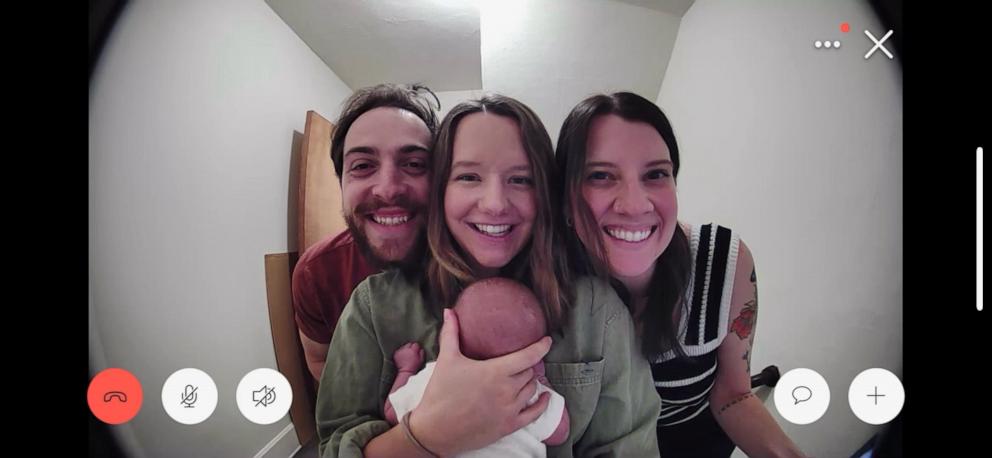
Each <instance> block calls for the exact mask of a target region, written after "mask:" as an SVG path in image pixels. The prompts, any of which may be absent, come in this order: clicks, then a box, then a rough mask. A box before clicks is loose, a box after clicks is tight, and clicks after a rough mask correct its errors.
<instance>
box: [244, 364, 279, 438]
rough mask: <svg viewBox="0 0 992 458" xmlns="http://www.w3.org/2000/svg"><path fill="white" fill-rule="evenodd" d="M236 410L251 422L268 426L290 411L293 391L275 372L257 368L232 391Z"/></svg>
mask: <svg viewBox="0 0 992 458" xmlns="http://www.w3.org/2000/svg"><path fill="white" fill-rule="evenodd" d="M235 396H236V397H237V402H238V410H240V411H241V414H242V415H244V416H245V418H247V419H248V421H251V422H252V423H257V424H260V425H270V424H272V423H275V422H277V421H279V420H280V419H281V418H282V417H284V416H286V413H287V412H289V406H290V405H291V404H292V403H293V390H292V389H291V388H290V386H289V380H286V377H284V376H283V375H282V374H280V373H279V372H278V371H275V370H272V369H268V368H260V369H255V370H253V371H251V372H249V373H248V374H247V375H245V376H244V378H242V379H241V383H238V391H237V393H236V394H235Z"/></svg>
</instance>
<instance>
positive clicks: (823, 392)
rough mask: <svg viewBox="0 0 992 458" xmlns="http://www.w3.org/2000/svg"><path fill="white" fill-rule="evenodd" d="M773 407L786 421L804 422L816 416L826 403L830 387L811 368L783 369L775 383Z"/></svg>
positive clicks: (814, 419)
mask: <svg viewBox="0 0 992 458" xmlns="http://www.w3.org/2000/svg"><path fill="white" fill-rule="evenodd" d="M774 396H775V408H776V409H778V413H779V415H782V418H785V419H786V420H788V421H789V422H790V423H795V424H797V425H808V424H810V423H813V422H815V421H817V420H819V419H820V417H822V416H823V414H824V413H826V412H827V407H829V406H830V388H829V387H828V386H827V381H826V380H824V379H823V376H821V375H820V374H818V373H817V372H816V371H814V370H812V369H804V368H802V369H793V370H791V371H789V372H786V373H785V375H783V376H782V378H781V379H779V381H778V384H776V385H775V395H774Z"/></svg>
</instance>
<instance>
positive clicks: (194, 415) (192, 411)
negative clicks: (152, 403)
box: [162, 368, 217, 425]
mask: <svg viewBox="0 0 992 458" xmlns="http://www.w3.org/2000/svg"><path fill="white" fill-rule="evenodd" d="M162 407H164V408H165V413H167V414H169V416H170V417H172V419H173V420H176V421H177V422H179V423H182V424H184V425H195V424H197V423H200V422H203V421H204V420H206V419H207V418H210V415H212V414H213V413H214V409H215V408H217V385H216V384H215V383H214V379H212V378H210V376H209V375H207V373H206V372H203V371H201V370H199V369H193V368H186V369H179V370H178V371H176V372H173V373H172V375H170V376H169V378H168V379H166V380H165V384H164V385H162Z"/></svg>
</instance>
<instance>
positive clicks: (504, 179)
mask: <svg viewBox="0 0 992 458" xmlns="http://www.w3.org/2000/svg"><path fill="white" fill-rule="evenodd" d="M432 161H433V163H432V166H431V170H432V172H431V173H432V177H431V187H430V193H431V194H430V199H431V201H430V209H429V211H428V212H429V216H428V223H427V224H428V229H427V238H428V244H429V246H430V251H431V253H430V255H431V256H430V258H429V259H428V260H426V262H425V271H424V273H423V274H422V275H420V276H418V278H416V279H411V278H409V277H407V276H404V275H402V274H400V273H399V272H395V271H387V272H384V273H382V274H379V275H374V276H371V277H369V278H368V279H367V280H365V281H364V282H363V283H362V284H360V285H359V286H358V288H357V289H356V290H355V293H354V294H353V296H352V298H351V301H349V303H348V305H347V307H346V308H345V311H344V313H343V315H342V316H341V319H340V321H339V324H338V327H337V329H336V330H335V332H334V337H333V340H332V342H331V346H330V350H329V354H328V358H327V364H326V366H325V369H324V374H323V377H322V380H321V383H320V391H319V394H318V402H317V426H318V434H319V436H320V450H321V454H322V455H323V456H359V455H363V454H364V455H365V456H431V455H435V456H448V455H455V454H458V453H461V452H465V451H469V450H475V449H478V448H481V447H483V446H485V445H488V444H490V443H492V442H495V441H496V440H497V439H498V438H500V437H502V436H505V435H507V434H509V433H511V432H513V431H515V430H517V429H519V428H521V427H522V426H524V425H527V424H529V423H530V422H531V421H533V420H534V419H535V418H537V416H538V415H540V414H541V413H542V412H543V410H544V409H545V408H546V407H547V403H548V398H547V394H546V393H545V394H542V395H541V396H540V397H539V398H538V400H537V401H536V402H532V400H531V398H532V397H533V396H534V393H535V392H536V390H537V385H536V383H537V381H536V379H537V378H538V377H540V376H541V374H536V373H534V371H533V369H532V367H533V366H534V365H535V364H536V363H537V362H538V361H540V360H541V359H542V358H543V360H544V368H545V374H544V377H546V379H547V381H548V382H549V384H550V385H551V387H552V388H553V389H554V391H556V392H557V393H559V394H561V395H562V396H563V397H564V399H565V405H566V406H567V409H568V413H569V420H570V425H571V427H570V433H569V437H568V438H567V440H566V441H565V442H564V443H563V444H561V445H559V446H554V447H548V450H547V452H548V455H549V456H592V455H603V454H605V455H611V456H654V455H657V453H658V450H657V442H656V436H655V432H654V425H655V419H656V418H657V416H658V413H659V411H660V408H661V407H660V400H659V398H658V395H657V393H656V392H655V391H654V387H653V385H652V383H651V374H650V370H649V366H648V364H647V361H646V360H644V358H641V357H640V356H639V355H638V354H637V348H636V345H637V344H636V337H635V333H634V328H633V321H632V320H631V317H630V315H629V312H628V311H627V309H626V307H625V306H624V304H623V303H622V301H621V300H620V299H619V298H618V297H617V296H616V294H615V292H614V291H613V289H612V288H611V287H610V286H609V285H608V284H607V283H605V282H603V281H602V280H600V279H596V278H593V277H584V278H581V279H574V280H573V279H571V276H570V274H569V270H568V260H567V257H566V256H565V255H564V254H565V251H564V249H563V248H562V247H563V239H562V237H561V232H560V228H561V227H562V226H561V224H559V218H560V213H559V212H558V211H557V209H558V208H559V205H558V196H557V193H556V192H555V189H557V188H558V180H557V174H556V172H555V168H554V166H553V164H554V154H553V150H552V144H551V139H550V138H549V137H548V134H547V131H546V130H545V129H544V126H543V125H542V124H541V122H540V120H539V119H538V117H537V116H536V115H535V114H534V113H533V111H531V110H530V109H529V108H528V107H527V106H526V105H524V104H522V103H520V102H518V101H516V100H514V99H512V98H509V97H505V96H499V95H493V96H487V97H483V98H482V99H480V100H477V101H472V102H466V103H462V104H459V105H457V106H455V107H454V108H452V110H451V111H450V112H449V113H448V115H447V116H446V117H445V119H444V121H443V122H442V125H441V128H440V132H439V134H438V138H437V140H436V144H435V147H434V148H433V157H432ZM493 276H503V277H508V278H512V279H514V280H517V281H519V282H521V283H523V284H525V285H526V286H528V287H529V288H530V289H531V290H533V291H534V293H535V295H536V296H537V298H538V299H539V300H540V301H541V302H542V305H543V307H544V314H545V317H546V318H547V319H546V321H547V323H548V325H547V326H548V329H547V332H548V334H549V335H550V337H545V338H544V339H542V340H541V341H539V342H537V343H535V344H533V345H531V346H529V347H526V348H524V349H522V350H520V351H517V352H514V353H510V354H508V355H505V356H502V357H497V358H493V359H489V360H484V361H476V360H472V359H470V358H467V357H465V356H464V355H462V354H461V352H460V351H459V341H458V320H457V317H456V316H455V315H454V314H453V313H451V311H450V310H448V307H450V306H451V305H453V304H454V302H455V300H456V298H457V297H458V294H459V293H460V292H461V291H462V290H463V289H464V288H465V287H467V286H468V285H469V284H471V283H472V282H474V281H476V280H479V279H483V278H488V277H493ZM408 342H418V343H419V344H420V345H421V347H422V348H423V349H424V353H425V356H426V359H427V360H436V364H435V366H434V372H433V375H432V376H431V378H430V382H429V383H428V385H427V387H426V389H425V391H424V394H423V398H422V399H421V401H420V403H419V404H418V406H417V407H416V408H415V409H414V410H413V412H412V413H411V414H409V415H407V416H406V418H404V421H401V422H400V424H399V425H397V426H393V427H390V425H389V424H388V423H387V422H386V421H385V420H384V414H383V403H384V401H385V398H386V395H387V393H388V391H389V389H390V386H391V385H392V383H393V380H394V379H395V378H396V375H397V369H396V367H395V365H394V364H393V361H392V355H393V352H394V351H396V350H397V348H399V347H400V346H402V345H405V344H406V343H408Z"/></svg>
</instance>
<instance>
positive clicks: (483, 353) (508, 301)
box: [384, 277, 569, 457]
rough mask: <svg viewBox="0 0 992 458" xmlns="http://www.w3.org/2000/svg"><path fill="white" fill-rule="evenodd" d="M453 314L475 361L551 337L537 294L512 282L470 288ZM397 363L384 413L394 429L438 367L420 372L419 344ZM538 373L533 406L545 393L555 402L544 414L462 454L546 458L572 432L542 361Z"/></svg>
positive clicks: (396, 357)
mask: <svg viewBox="0 0 992 458" xmlns="http://www.w3.org/2000/svg"><path fill="white" fill-rule="evenodd" d="M452 310H453V311H454V312H455V314H456V315H457V316H458V330H459V342H460V345H461V351H462V354H464V355H465V356H467V357H469V358H472V359H477V360H485V359H489V358H495V357H498V356H503V355H506V354H509V353H513V352H515V351H517V350H520V349H522V348H525V347H527V346H528V345H530V344H532V343H534V342H537V341H538V340H540V339H541V337H544V336H545V334H546V333H547V327H546V323H545V320H544V312H543V311H542V309H541V305H540V304H538V302H537V298H536V297H534V293H532V292H531V291H530V289H528V288H527V287H525V286H524V285H521V284H520V283H517V282H515V281H513V280H510V279H507V278H500V277H495V278H488V279H485V280H480V281H478V282H475V283H473V284H471V285H469V287H468V288H465V290H464V291H462V293H461V295H459V296H458V302H457V303H456V304H455V306H454V307H453V309H452ZM393 361H394V362H395V363H396V368H397V371H398V372H397V375H396V381H395V382H394V383H393V388H392V390H390V394H389V397H388V399H386V405H385V409H384V410H385V416H386V420H387V421H388V422H389V423H390V424H393V425H395V424H397V420H398V419H400V418H403V415H405V414H406V413H407V412H409V411H410V410H413V409H414V408H415V407H417V404H419V403H420V398H421V397H422V396H423V395H424V389H425V388H427V382H428V381H429V380H430V378H431V374H432V373H433V372H434V364H435V363H434V362H430V363H427V365H426V366H425V367H424V368H423V369H422V370H420V371H419V372H417V371H418V370H419V369H420V366H421V365H422V364H423V363H424V351H423V349H422V348H420V345H419V344H417V343H416V342H410V343H408V344H406V345H403V346H402V347H400V348H399V349H398V350H396V352H395V353H394V354H393ZM414 373H416V374H415V375H414ZM534 373H535V374H537V375H538V381H539V382H540V383H539V384H538V387H537V392H536V393H535V394H534V396H533V397H532V398H531V399H530V401H529V403H530V404H533V403H534V402H537V398H538V396H540V394H541V393H543V392H545V391H547V392H549V393H550V395H551V402H549V403H548V408H547V409H546V410H545V411H544V413H542V414H541V416H540V417H538V419H537V420H535V421H534V422H533V423H531V424H529V425H527V426H524V427H523V428H520V429H519V430H517V431H515V432H513V433H511V434H510V435H508V436H505V437H503V438H501V439H500V440H498V441H496V442H494V443H492V444H490V445H488V446H486V447H484V448H481V449H478V450H472V451H469V452H465V453H463V454H461V455H459V456H472V457H480V456H498V457H506V456H534V457H543V456H546V452H547V449H546V447H545V445H559V444H561V443H563V442H565V439H567V438H568V428H569V420H568V410H567V409H566V408H565V398H563V397H562V396H561V395H560V394H558V393H556V392H555V391H554V390H552V389H551V387H550V386H549V384H548V381H547V378H545V377H544V362H543V361H542V362H538V363H537V364H536V365H535V366H534Z"/></svg>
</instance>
